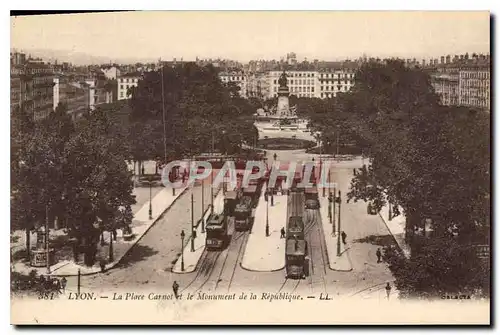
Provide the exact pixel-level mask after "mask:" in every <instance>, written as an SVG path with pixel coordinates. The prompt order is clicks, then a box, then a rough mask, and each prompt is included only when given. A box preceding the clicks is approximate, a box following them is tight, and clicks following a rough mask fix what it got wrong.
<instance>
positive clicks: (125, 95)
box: [118, 73, 142, 100]
mask: <svg viewBox="0 0 500 335" xmlns="http://www.w3.org/2000/svg"><path fill="white" fill-rule="evenodd" d="M141 77H142V76H141V75H140V74H139V73H126V74H124V75H122V76H120V77H119V78H118V100H125V99H130V90H129V89H130V88H132V87H137V85H139V79H141Z"/></svg>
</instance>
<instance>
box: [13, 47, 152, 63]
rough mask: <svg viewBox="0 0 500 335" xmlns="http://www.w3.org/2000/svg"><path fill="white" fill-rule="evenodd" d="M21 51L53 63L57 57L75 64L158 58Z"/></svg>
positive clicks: (139, 60)
mask: <svg viewBox="0 0 500 335" xmlns="http://www.w3.org/2000/svg"><path fill="white" fill-rule="evenodd" d="M16 50H17V51H19V52H24V53H26V55H31V56H32V57H40V58H42V59H43V60H44V61H47V62H51V63H53V62H54V61H55V60H56V59H57V62H58V63H62V62H70V63H73V64H74V65H92V64H104V63H110V62H114V63H121V64H133V63H137V62H143V63H144V62H155V61H157V60H158V59H157V58H156V59H155V58H151V59H132V58H128V59H127V58H122V59H114V58H110V57H103V56H94V55H90V54H87V53H84V52H74V51H65V50H51V49H22V50H21V49H16Z"/></svg>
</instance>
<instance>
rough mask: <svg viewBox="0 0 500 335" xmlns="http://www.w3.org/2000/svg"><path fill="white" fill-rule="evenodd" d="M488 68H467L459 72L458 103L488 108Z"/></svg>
mask: <svg viewBox="0 0 500 335" xmlns="http://www.w3.org/2000/svg"><path fill="white" fill-rule="evenodd" d="M490 85H491V83H490V71H489V69H485V68H483V69H481V68H469V69H463V70H461V71H460V72H459V89H458V91H459V104H460V105H461V106H467V107H473V108H479V109H484V110H490V87H491V86H490Z"/></svg>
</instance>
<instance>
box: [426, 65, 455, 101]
mask: <svg viewBox="0 0 500 335" xmlns="http://www.w3.org/2000/svg"><path fill="white" fill-rule="evenodd" d="M458 83H459V75H458V72H451V73H436V74H433V75H431V84H432V86H433V87H434V91H435V92H436V94H438V95H439V97H440V98H441V103H442V104H443V105H447V106H453V105H458V102H459V99H458V98H459V85H458Z"/></svg>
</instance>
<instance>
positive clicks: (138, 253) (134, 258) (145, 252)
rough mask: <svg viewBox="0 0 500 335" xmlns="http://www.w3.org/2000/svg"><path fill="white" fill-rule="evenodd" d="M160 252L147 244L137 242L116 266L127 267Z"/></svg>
mask: <svg viewBox="0 0 500 335" xmlns="http://www.w3.org/2000/svg"><path fill="white" fill-rule="evenodd" d="M157 253H158V251H157V250H154V249H153V248H150V247H148V246H147V245H141V244H139V243H138V244H136V245H134V246H133V247H132V248H131V249H130V251H129V252H128V253H127V254H126V255H125V256H124V257H123V258H122V259H121V260H120V262H119V263H118V264H117V265H116V268H126V267H129V266H130V265H132V264H134V263H138V262H141V261H143V260H145V259H147V258H148V257H151V256H154V255H156V254H157Z"/></svg>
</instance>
